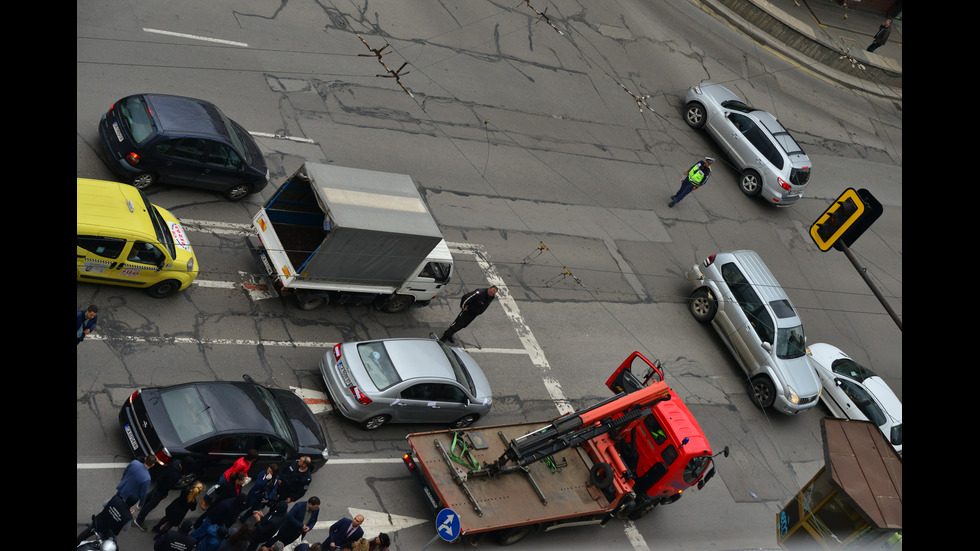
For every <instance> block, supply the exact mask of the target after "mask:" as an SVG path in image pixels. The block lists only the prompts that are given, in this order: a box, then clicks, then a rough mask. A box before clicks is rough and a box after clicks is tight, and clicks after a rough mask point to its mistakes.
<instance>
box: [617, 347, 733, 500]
mask: <svg viewBox="0 0 980 551" xmlns="http://www.w3.org/2000/svg"><path fill="white" fill-rule="evenodd" d="M634 368H636V369H637V371H640V372H641V373H642V374H641V375H637V374H636V373H634ZM663 379H664V376H663V371H662V370H661V367H660V365H659V362H658V364H656V365H655V364H654V363H652V362H650V360H648V359H647V358H646V357H644V356H643V355H642V354H640V353H639V352H633V353H632V354H630V356H629V357H628V358H626V360H625V361H624V362H623V363H622V364H621V365H620V366H619V368H618V369H617V370H616V371H615V372H613V374H612V376H610V377H609V379H608V380H607V381H606V386H607V387H608V388H609V390H611V391H612V392H613V393H614V394H619V393H621V392H626V393H631V392H635V391H637V390H639V389H641V388H644V387H646V386H649V385H651V384H653V383H657V382H660V381H663ZM670 398H671V399H670V400H664V401H660V402H658V403H657V404H656V405H654V406H653V408H652V415H646V416H644V417H642V418H641V419H638V420H637V421H636V422H635V423H634V424H633V425H631V426H627V427H626V428H625V429H623V430H622V431H621V432H620V434H621V435H622V439H621V441H619V442H618V443H617V445H616V448H617V450H618V451H619V453H620V455H621V457H622V459H623V463H624V464H625V465H626V467H627V468H629V469H630V470H631V471H632V472H633V475H634V477H635V479H634V480H635V482H634V485H633V491H634V492H635V493H636V496H637V497H636V500H637V507H636V509H635V511H636V516H637V518H639V517H640V516H643V514H645V513H646V510H649V509H650V508H653V507H655V506H656V505H660V504H665V503H673V502H674V501H677V500H678V499H680V497H681V493H682V492H683V491H684V490H686V489H688V488H690V487H692V486H694V485H695V484H696V485H697V486H698V489H700V488H702V487H703V486H704V484H705V483H707V481H708V480H709V479H710V478H711V477H712V476H714V468H711V469H710V470H709V467H711V465H712V453H711V446H710V445H709V444H708V440H707V438H706V437H705V435H704V432H702V430H701V427H700V426H699V425H698V422H697V420H695V418H694V415H692V414H691V411H690V410H689V409H688V408H687V406H686V405H684V402H683V401H681V400H680V399H679V398H678V397H677V394H675V393H674V391H673V390H670ZM626 413H627V412H625V411H624V412H622V413H619V414H618V415H617V416H616V417H614V418H618V417H621V416H623V415H625V414H626ZM727 452H728V449H727V448H726V449H725V455H726V456H727V455H728V453H727Z"/></svg>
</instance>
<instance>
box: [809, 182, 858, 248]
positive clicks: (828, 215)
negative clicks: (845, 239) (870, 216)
mask: <svg viewBox="0 0 980 551" xmlns="http://www.w3.org/2000/svg"><path fill="white" fill-rule="evenodd" d="M864 210H865V208H864V201H863V200H861V197H860V196H858V192H857V191H855V190H854V188H847V189H846V190H844V193H842V194H841V195H840V197H838V198H837V200H836V201H834V204H832V205H830V207H828V208H827V210H825V211H824V213H823V214H821V215H820V217H819V218H817V221H816V222H814V223H813V225H812V226H810V237H812V238H813V242H814V243H816V244H817V247H819V248H820V250H821V251H827V250H830V247H832V246H833V244H834V242H836V241H837V240H838V239H840V238H841V237H842V236H843V235H844V234H845V233H846V232H847V229H848V228H850V227H851V226H852V225H853V224H854V223H855V222H857V220H858V218H860V217H861V215H862V214H864Z"/></svg>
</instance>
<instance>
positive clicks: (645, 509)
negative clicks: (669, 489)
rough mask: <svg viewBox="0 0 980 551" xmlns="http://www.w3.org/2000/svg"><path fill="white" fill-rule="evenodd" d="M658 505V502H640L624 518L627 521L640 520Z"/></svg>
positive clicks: (646, 500) (645, 500)
mask: <svg viewBox="0 0 980 551" xmlns="http://www.w3.org/2000/svg"><path fill="white" fill-rule="evenodd" d="M659 503H660V502H659V501H656V500H653V499H643V500H640V501H639V502H638V503H637V504H636V506H635V507H634V508H633V510H632V511H630V512H629V514H627V515H626V518H628V519H629V520H640V519H641V518H643V517H645V516H647V514H648V513H650V511H653V510H654V509H656V508H657V505H658V504H659Z"/></svg>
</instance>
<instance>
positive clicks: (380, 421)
mask: <svg viewBox="0 0 980 551" xmlns="http://www.w3.org/2000/svg"><path fill="white" fill-rule="evenodd" d="M388 421H391V416H390V415H375V416H374V417H372V418H370V419H368V420H366V421H363V422H362V423H361V428H362V429H364V430H375V429H380V428H381V427H383V426H384V425H386V424H388Z"/></svg>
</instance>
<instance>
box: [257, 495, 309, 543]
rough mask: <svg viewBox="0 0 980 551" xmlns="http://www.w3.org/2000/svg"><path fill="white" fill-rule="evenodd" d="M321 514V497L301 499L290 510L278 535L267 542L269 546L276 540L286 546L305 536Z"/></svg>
mask: <svg viewBox="0 0 980 551" xmlns="http://www.w3.org/2000/svg"><path fill="white" fill-rule="evenodd" d="M319 514H320V498H318V497H316V496H310V499H308V500H306V501H299V502H297V503H296V504H295V505H293V507H292V508H291V509H290V510H289V514H288V515H286V520H285V521H283V523H282V525H281V526H280V527H279V531H278V532H276V535H275V536H273V537H272V538H270V539H269V541H267V542H266V543H265V545H266V546H267V547H272V546H273V544H275V543H276V542H281V543H282V544H283V545H284V546H285V545H289V544H291V543H293V542H294V541H296V539H297V538H305V537H306V533H307V532H309V531H310V530H312V529H313V526H315V525H316V520H317V517H318V516H319Z"/></svg>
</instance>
